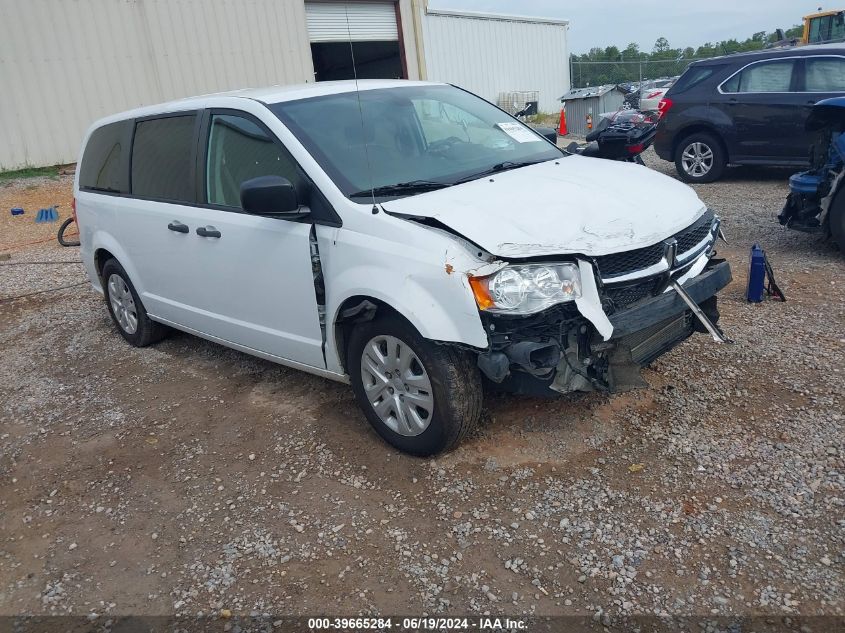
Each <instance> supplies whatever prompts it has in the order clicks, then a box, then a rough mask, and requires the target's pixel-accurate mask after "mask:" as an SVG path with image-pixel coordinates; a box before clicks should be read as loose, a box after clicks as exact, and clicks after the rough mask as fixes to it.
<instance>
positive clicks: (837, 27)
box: [801, 9, 845, 44]
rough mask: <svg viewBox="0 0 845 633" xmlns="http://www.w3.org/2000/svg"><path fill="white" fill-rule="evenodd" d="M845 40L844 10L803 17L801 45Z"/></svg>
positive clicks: (820, 12) (821, 12)
mask: <svg viewBox="0 0 845 633" xmlns="http://www.w3.org/2000/svg"><path fill="white" fill-rule="evenodd" d="M842 40H845V10H841V9H839V10H835V11H821V10H819V12H818V13H812V14H810V15H805V16H804V35H803V36H802V37H801V43H802V44H821V43H822V42H841V41H842Z"/></svg>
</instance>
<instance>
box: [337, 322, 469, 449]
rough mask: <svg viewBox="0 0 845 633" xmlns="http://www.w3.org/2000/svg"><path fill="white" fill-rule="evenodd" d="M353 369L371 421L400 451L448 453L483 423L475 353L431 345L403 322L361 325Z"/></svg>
mask: <svg viewBox="0 0 845 633" xmlns="http://www.w3.org/2000/svg"><path fill="white" fill-rule="evenodd" d="M347 365H348V371H349V375H350V378H351V381H352V390H353V391H354V393H355V397H356V399H357V400H358V404H359V406H360V407H361V409H362V410H363V412H364V415H365V416H366V417H367V421H368V422H369V423H370V424H371V425H372V427H373V428H374V429H375V431H376V432H377V433H378V434H379V435H380V436H381V437H382V438H383V439H384V440H385V441H386V442H387V443H388V444H391V445H392V446H394V447H396V448H398V449H399V450H400V451H403V452H405V453H410V454H411V455H418V456H428V455H434V454H437V453H441V452H444V451H448V450H450V449H452V448H454V447H455V446H457V445H458V444H459V443H460V441H461V440H462V439H463V438H464V437H465V436H466V435H467V433H468V432H469V431H470V430H471V429H473V428H474V427H475V426H476V425H477V424H478V419H479V417H480V416H481V400H482V390H481V376H480V373H479V371H478V367H477V366H476V364H475V362H474V359H473V357H472V355H471V354H470V353H469V352H465V351H463V350H460V349H457V348H455V347H452V346H449V345H437V344H435V343H432V342H430V341H428V340H426V339H424V338H423V337H422V336H420V334H419V333H418V332H417V331H416V330H415V329H414V327H413V326H411V325H410V324H409V323H408V322H407V321H405V320H404V319H401V318H400V317H396V316H393V315H386V316H382V317H379V318H376V319H374V320H373V321H367V322H364V323H360V324H357V325H356V326H355V327H354V329H353V331H352V334H351V336H350V340H349V347H348V354H347Z"/></svg>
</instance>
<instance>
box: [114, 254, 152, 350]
mask: <svg viewBox="0 0 845 633" xmlns="http://www.w3.org/2000/svg"><path fill="white" fill-rule="evenodd" d="M101 278H102V281H103V291H104V295H105V298H106V305H107V306H108V308H109V314H110V315H111V318H112V321H114V324H115V325H116V326H117V331H118V332H120V335H121V336H122V337H123V338H124V340H125V341H126V342H127V343H129V344H130V345H133V346H134V347H146V346H147V345H150V344H152V343H157V342H158V341H160V340H161V339H163V338H164V336H165V335H166V334H167V328H166V327H165V326H164V325H161V324H160V323H156V322H155V321H153V320H152V319H150V317H149V316H148V315H147V311H146V309H145V308H144V304H143V303H141V299H140V298H139V297H138V293H137V292H136V291H135V286H133V285H132V282H131V281H130V280H129V275H127V274H126V271H125V270H123V266H121V265H120V263H119V262H118V261H117V260H116V259H110V260H108V261H107V262H106V263H105V265H104V266H103V273H102V275H101Z"/></svg>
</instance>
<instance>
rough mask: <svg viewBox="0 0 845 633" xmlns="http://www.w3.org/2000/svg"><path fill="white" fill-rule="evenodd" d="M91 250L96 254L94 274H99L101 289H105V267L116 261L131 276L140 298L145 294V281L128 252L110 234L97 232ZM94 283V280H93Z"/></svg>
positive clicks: (98, 279)
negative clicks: (108, 262)
mask: <svg viewBox="0 0 845 633" xmlns="http://www.w3.org/2000/svg"><path fill="white" fill-rule="evenodd" d="M91 244H92V246H91V248H92V250H93V253H94V257H93V261H94V272H96V274H97V281H99V282H100V288H101V289H103V290H104V289H105V286H104V284H103V266H105V264H106V262H107V261H108V260H109V259H112V258H113V259H116V260H117V262H118V263H119V264H120V265H121V266H122V267H123V270H125V271H126V274H127V275H129V279H130V280H131V281H132V285H133V286H135V290H136V292H137V293H138V295H139V296H141V295H142V294H143V288H144V285H143V280H142V279H141V278H140V277H139V276H138V270H137V269H136V268H135V266H134V265H133V263H132V259H131V258H130V257H129V255H128V254H127V253H126V251H125V250H124V249H123V248H122V247H121V246H120V244H119V243H118V241H117V240H116V239H115V238H114V237H113V236H112V235H110V234H109V233H106V232H104V231H97V232H95V233H94V235H93V237H92V240H91ZM92 281H93V280H92Z"/></svg>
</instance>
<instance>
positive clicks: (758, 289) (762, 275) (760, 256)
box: [745, 244, 766, 303]
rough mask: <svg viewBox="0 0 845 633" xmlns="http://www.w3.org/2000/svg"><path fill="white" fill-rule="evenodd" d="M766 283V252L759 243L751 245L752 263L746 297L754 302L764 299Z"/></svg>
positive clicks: (749, 268)
mask: <svg viewBox="0 0 845 633" xmlns="http://www.w3.org/2000/svg"><path fill="white" fill-rule="evenodd" d="M765 284H766V254H765V253H764V252H763V249H762V248H760V246H759V245H757V244H755V245H754V246H752V247H751V263H750V265H749V267H748V286H747V288H746V289H745V297H746V299H748V300H749V301H751V302H752V303H760V302H761V301H762V300H763V294H764V292H765Z"/></svg>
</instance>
